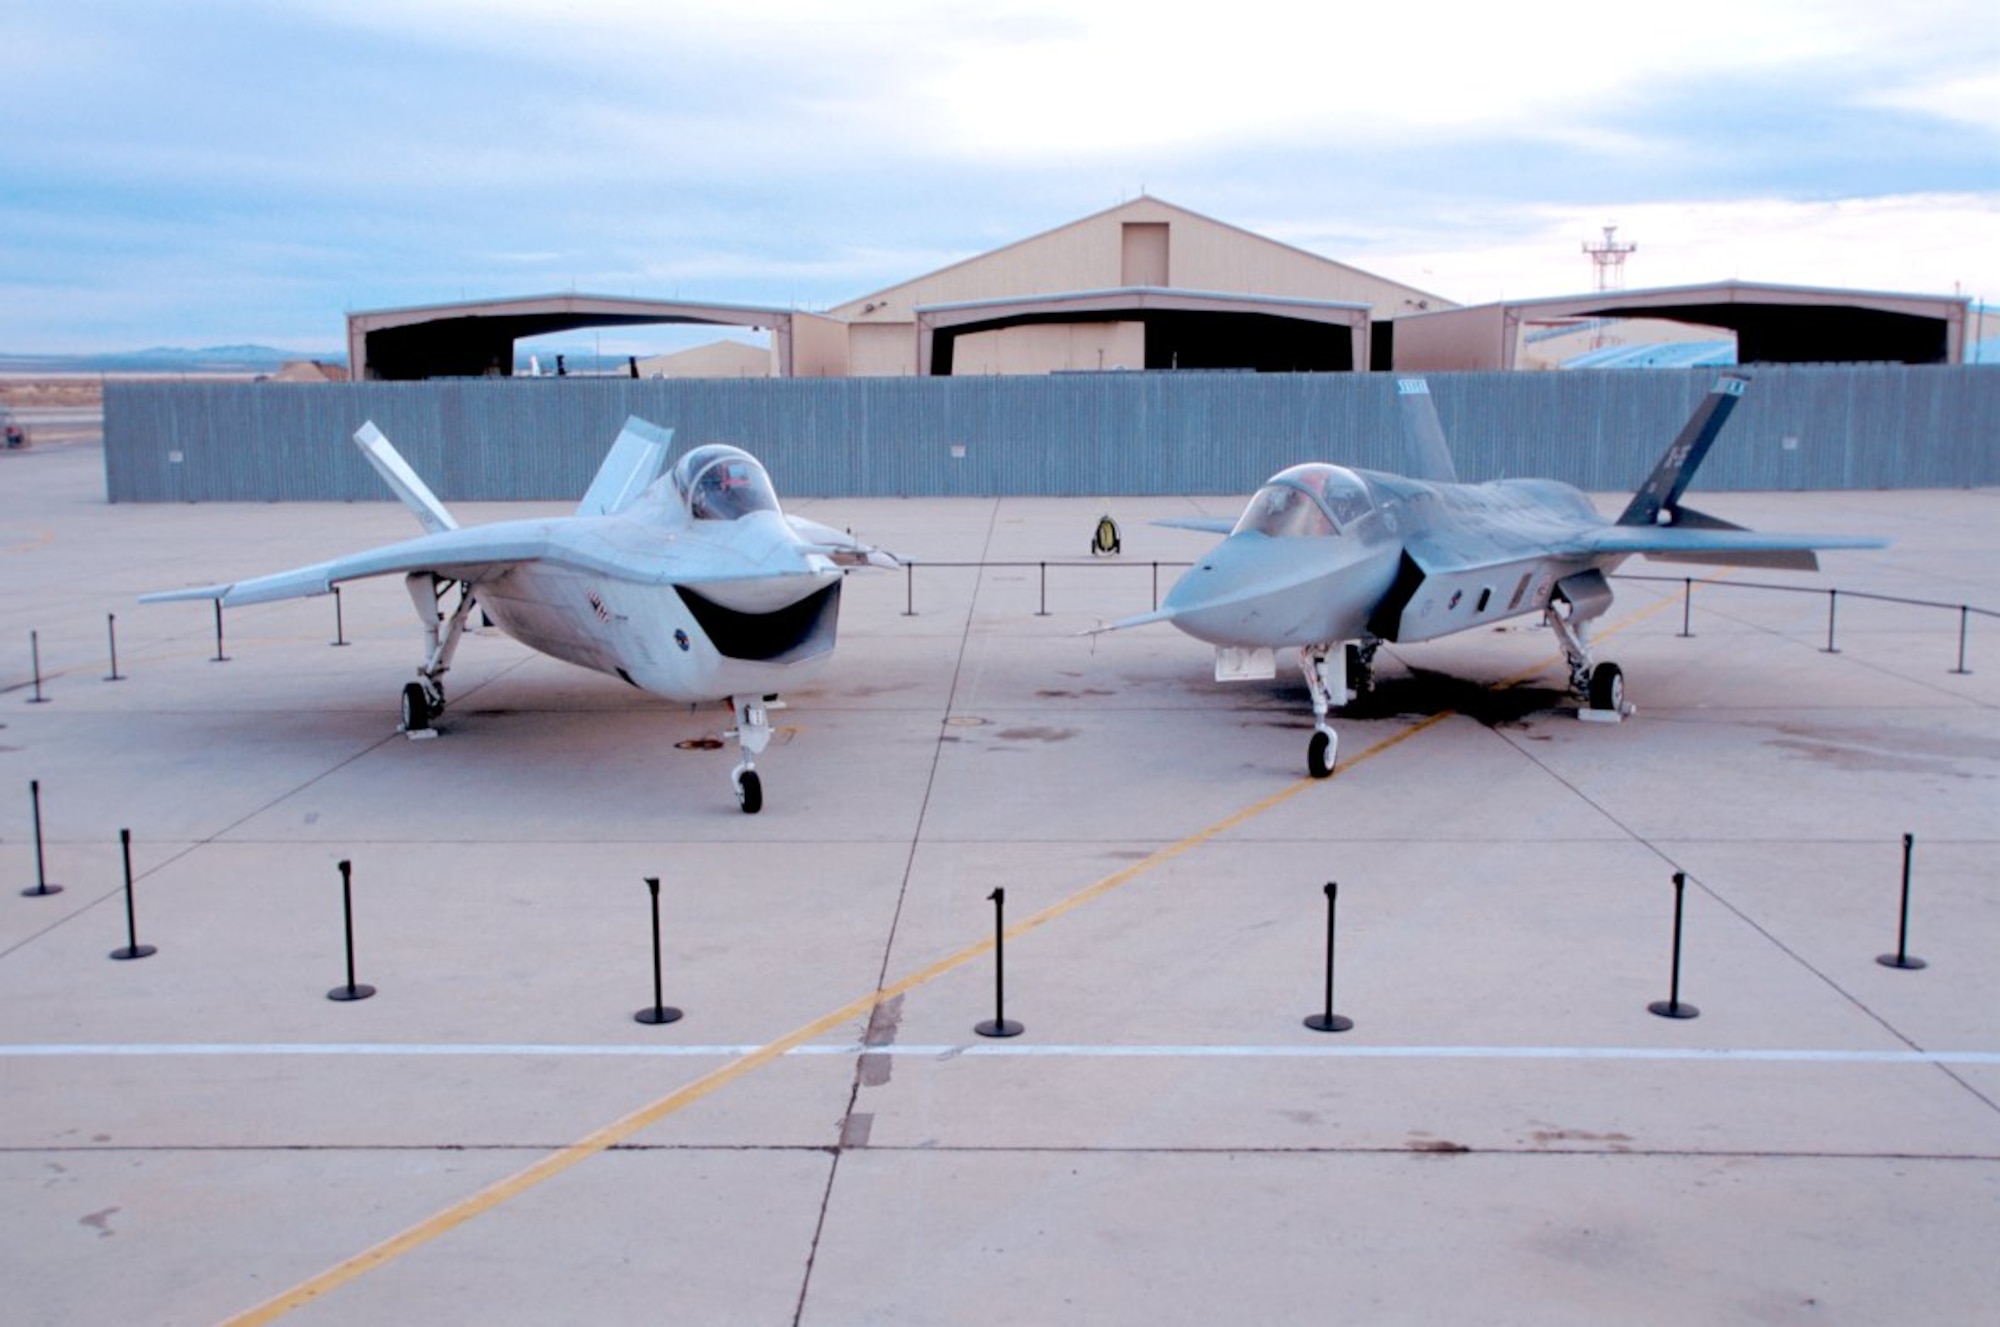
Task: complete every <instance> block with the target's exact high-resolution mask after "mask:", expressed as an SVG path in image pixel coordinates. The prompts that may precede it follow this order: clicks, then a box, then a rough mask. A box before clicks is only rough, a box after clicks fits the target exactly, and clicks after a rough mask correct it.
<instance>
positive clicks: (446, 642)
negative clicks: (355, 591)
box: [401, 572, 476, 738]
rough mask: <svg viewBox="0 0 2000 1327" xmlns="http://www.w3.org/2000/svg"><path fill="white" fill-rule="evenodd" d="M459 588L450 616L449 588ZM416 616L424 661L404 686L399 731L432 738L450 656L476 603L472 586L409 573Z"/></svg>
mask: <svg viewBox="0 0 2000 1327" xmlns="http://www.w3.org/2000/svg"><path fill="white" fill-rule="evenodd" d="M454 585H456V586H458V604H457V606H456V607H455V608H453V609H452V611H451V616H450V617H449V618H447V617H446V616H445V615H444V611H443V608H442V605H443V603H444V599H445V596H446V595H447V594H449V593H450V592H451V587H452V586H454ZM403 588H405V589H406V590H408V591H409V592H410V602H411V603H412V604H414V605H416V609H417V617H418V618H419V619H420V620H421V621H422V622H423V624H424V645H425V649H424V661H423V663H422V664H420V665H418V667H417V680H416V681H414V682H410V683H407V684H405V685H404V687H403V710H402V725H401V726H402V731H403V732H404V733H405V734H407V735H408V736H410V737H412V738H417V737H431V736H435V735H436V730H435V729H434V728H432V727H431V725H432V724H433V723H435V722H436V721H437V719H438V717H439V716H440V715H442V714H443V713H444V675H445V674H446V673H448V672H450V671H451V659H452V656H453V655H454V654H456V653H458V642H459V640H460V639H461V638H462V637H463V636H464V635H465V623H466V620H467V619H468V618H470V617H471V616H472V609H473V605H474V603H475V602H476V601H475V599H474V597H473V593H472V587H471V586H470V585H467V584H465V583H463V582H462V581H454V580H450V579H448V578H446V577H443V576H435V575H432V574H430V573H428V572H412V573H410V574H409V575H408V576H405V577H404V578H403Z"/></svg>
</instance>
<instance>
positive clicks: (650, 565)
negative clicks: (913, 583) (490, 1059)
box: [141, 418, 898, 812]
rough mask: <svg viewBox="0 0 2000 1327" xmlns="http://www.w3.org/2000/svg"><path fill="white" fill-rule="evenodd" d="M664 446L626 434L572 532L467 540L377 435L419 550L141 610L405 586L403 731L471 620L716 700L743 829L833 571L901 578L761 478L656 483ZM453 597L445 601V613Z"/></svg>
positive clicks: (475, 534)
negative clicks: (726, 725)
mask: <svg viewBox="0 0 2000 1327" xmlns="http://www.w3.org/2000/svg"><path fill="white" fill-rule="evenodd" d="M672 439H673V431H672V430H671V429H662V428H656V427H655V426H653V425H651V424H648V423H646V422H645V421H643V420H640V419H637V418H633V419H629V420H627V421H626V423H625V428H624V430H623V431H622V432H621V433H620V434H619V435H618V439H617V441H616V442H614V443H613V444H612V447H611V450H610V452H609V453H608V454H607V455H606V456H605V458H604V462H603V464H602V465H601V466H600V467H599V468H598V471H597V477H596V478H595V479H594V480H592V481H591V485H590V488H589V490H588V491H587V492H586V493H585V494H584V496H583V501H582V502H581V503H580V504H579V505H578V507H577V510H576V514H575V515H574V516H561V517H551V518H541V519H527V520H513V521H499V522H495V523H493V524H490V525H482V526H476V527H473V528H470V529H462V528H460V526H459V524H458V522H457V521H456V520H454V519H453V518H452V516H451V513H450V512H448V511H446V510H445V507H444V504H443V503H441V502H439V501H438V499H437V497H436V495H434V494H433V493H432V492H431V491H430V489H429V488H428V487H426V486H425V484H424V482H423V480H421V479H419V478H418V477H417V475H416V472H415V471H413V470H412V469H411V468H410V466H409V464H408V463H407V462H406V461H404V459H403V458H402V456H401V455H399V454H398V453H397V452H396V450H395V448H393V447H391V446H390V445H389V440H388V439H387V438H385V437H383V436H382V434H381V433H380V431H378V430H377V429H376V427H375V426H374V424H372V423H369V424H365V425H363V426H362V428H361V430H360V431H359V432H357V433H356V434H355V435H354V442H355V445H356V446H358V447H359V448H360V449H361V451H362V454H363V455H364V456H366V457H367V458H368V461H369V463H370V464H371V465H373V466H374V467H375V470H376V472H377V473H379V474H380V475H381V476H382V478H383V479H384V480H385V481H387V483H388V484H389V486H390V487H391V488H392V489H394V490H395V491H396V494H397V496H398V497H400V498H401V499H402V500H403V502H404V504H405V505H407V506H408V507H409V508H410V509H411V510H412V511H413V512H415V513H416V516H417V519H418V520H419V521H420V522H422V524H423V526H424V528H425V530H427V531H428V532H429V533H427V534H424V535H422V536H420V537H419V538H416V539H411V540H408V541H407V542H404V543H400V544H390V545H388V546H386V547H383V548H375V549H369V550H367V551H365V552H360V553H351V554H349V555H347V556H346V557H340V558H335V559H333V560H332V561H330V562H321V563H317V564H315V565H313V566H310V567H300V568H298V569H297V570H294V571H284V572H279V573H277V574H275V575H270V576H259V577H256V578H254V579H252V580H244V581H233V582H230V583H228V584H224V585H209V586H202V587H199V588H195V589H186V590H170V591H166V592H164V593H160V594H149V595H145V596H143V597H142V600H141V601H142V602H147V603H154V602H160V601H164V600H175V599H213V600H216V601H217V602H218V603H220V604H222V605H224V606H227V607H234V606H237V605H241V604H261V603H268V602H271V601H273V600H278V599H294V598H300V597H303V596H307V595H316V594H326V593H329V592H331V591H332V589H333V587H334V586H336V585H338V584H340V583H341V582H342V581H350V580H356V579H359V578H361V577H366V576H387V575H394V574H398V573H400V574H401V575H402V576H403V578H404V584H405V585H406V586H407V588H408V590H409V593H410V600H411V602H412V603H414V604H415V605H416V609H417V618H418V620H419V622H420V623H421V624H422V626H423V632H424V659H423V662H422V663H421V664H419V665H418V667H417V677H416V680H415V681H413V682H411V683H409V684H408V685H406V686H405V687H404V688H403V711H402V714H403V717H402V723H403V729H404V731H406V732H408V733H410V734H411V735H413V736H414V735H418V734H424V733H427V732H430V731H432V729H431V724H432V722H433V721H434V720H435V719H437V718H438V716H439V715H441V714H442V713H443V712H444V703H445V697H444V677H445V674H446V673H447V672H448V671H450V669H451V661H452V656H453V654H454V652H455V651H456V650H457V649H458V644H459V641H460V639H461V638H462V636H463V635H464V632H465V628H466V624H467V623H468V621H470V620H471V615H472V613H473V611H474V609H475V606H476V607H477V608H478V609H479V610H481V611H482V612H483V613H484V614H485V616H486V617H487V618H488V619H489V620H490V621H491V622H492V623H493V624H494V625H496V626H498V627H499V628H500V629H501V630H502V631H504V632H506V633H507V634H508V635H509V636H512V637H513V638H514V639H516V640H518V641H520V642H521V643H522V644H524V645H527V646H529V647H530V648H532V649H535V650H539V651H540V652H542V653H543V654H547V655H551V656H553V657H555V658H557V659H562V660H565V661H567V662H569V663H573V664H579V665H581V666H582V667H585V668H591V669H595V670H596V671H598V672H601V673H609V674H612V675H614V676H616V677H620V678H623V679H624V680H625V681H627V682H630V683H631V684H632V685H633V686H636V687H639V688H641V689H643V690H645V691H650V692H652V693H654V694H655V695H659V696H664V697H666V698H667V699H669V700H677V701H689V702H696V701H708V700H721V699H727V700H728V701H729V702H730V704H731V705H732V706H733V707H734V709H735V714H736V726H735V728H734V729H733V730H731V731H730V732H729V733H728V734H727V735H728V736H731V737H734V738H736V740H737V743H738V749H739V751H740V752H741V763H739V764H738V765H737V766H736V768H735V770H734V771H733V773H732V774H731V781H732V783H733V784H734V786H735V789H736V797H737V801H738V803H739V804H740V805H741V806H742V808H743V810H744V811H746V812H756V811H758V810H759V809H761V808H762V806H763V804H764V792H763V784H762V781H761V780H760V779H759V777H758V775H757V770H756V768H755V764H754V759H753V758H754V757H755V756H756V755H757V754H758V753H759V752H761V751H763V750H764V748H765V747H766V746H767V745H769V743H770V740H771V727H770V716H769V713H768V709H769V707H770V706H771V705H772V704H774V703H775V702H776V701H777V692H778V691H779V690H781V689H782V688H783V687H784V686H787V685H790V684H792V683H794V682H797V681H800V680H801V679H803V678H805V677H806V676H808V675H809V674H810V673H811V672H813V671H814V670H815V669H816V668H817V667H818V665H820V664H822V663H824V662H825V661H826V659H827V658H828V657H829V656H830V655H831V654H832V653H833V645H834V633H835V627H836V625H837V623H838V621H839V617H840V587H841V580H842V577H843V575H844V574H845V573H844V568H847V567H854V566H877V567H894V566H896V565H898V564H897V562H896V560H895V559H894V558H893V557H891V556H890V555H888V554H887V553H884V552H883V551H882V550H880V549H876V548H872V547H869V546H868V545H865V544H862V543H859V542H857V541H856V540H855V539H854V538H853V536H851V535H848V534H843V533H842V532H841V531H839V530H835V529H833V528H831V527H830V526H825V525H821V524H819V523H818V522H815V521H808V520H805V519H803V518H801V517H797V516H787V515H785V514H784V513H783V512H782V511H780V510H779V507H778V499H777V495H776V493H775V492H774V491H773V489H772V487H771V480H770V477H769V476H768V475H766V474H765V472H764V467H763V466H762V465H760V464H758V462H757V459H756V458H755V457H753V456H751V455H750V454H749V453H748V452H746V451H743V450H741V449H740V448H736V447H730V446H724V445H720V444H711V445H708V446H702V447H696V448H694V449H693V450H691V451H689V452H688V453H687V454H686V455H685V456H683V457H681V458H680V460H679V462H678V463H677V464H675V466H674V467H673V469H672V471H671V472H669V473H667V474H665V475H662V473H661V472H662V470H663V469H664V468H665V466H666V461H667V456H668V450H669V445H670V444H671V442H672ZM454 595H455V599H454Z"/></svg>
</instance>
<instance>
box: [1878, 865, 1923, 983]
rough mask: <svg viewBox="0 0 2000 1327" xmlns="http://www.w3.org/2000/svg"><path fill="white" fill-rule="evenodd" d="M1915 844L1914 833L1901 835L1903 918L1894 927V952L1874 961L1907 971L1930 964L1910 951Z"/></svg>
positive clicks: (1879, 956)
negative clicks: (1911, 857) (1911, 874)
mask: <svg viewBox="0 0 2000 1327" xmlns="http://www.w3.org/2000/svg"><path fill="white" fill-rule="evenodd" d="M1916 846H1917V836H1916V835H1914V834H1905V835H1903V919H1902V921H1901V922H1900V923H1899V924H1898V925H1897V927H1896V952H1895V953H1893V954H1877V955H1876V956H1875V961H1876V962H1877V963H1880V964H1881V965H1882V966H1883V967H1885V968H1902V969H1904V970H1906V971H1909V972H1915V971H1916V970H1917V969H1918V968H1923V967H1929V966H1930V965H1929V964H1927V963H1925V962H1924V961H1923V960H1922V959H1920V958H1916V957H1914V956H1912V955H1911V953H1910V854H1911V853H1912V852H1913V851H1914V850H1915V849H1916Z"/></svg>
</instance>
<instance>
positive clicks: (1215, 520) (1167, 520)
mask: <svg viewBox="0 0 2000 1327" xmlns="http://www.w3.org/2000/svg"><path fill="white" fill-rule="evenodd" d="M1236 521H1237V518H1236V517H1234V516H1168V517H1163V518H1161V519H1160V520H1157V521H1148V522H1147V524H1148V525H1157V526H1160V527H1162V528H1163V529H1168V530H1199V531H1201V532H1202V533H1203V534H1228V533H1229V532H1230V531H1231V530H1234V529H1235V528H1236Z"/></svg>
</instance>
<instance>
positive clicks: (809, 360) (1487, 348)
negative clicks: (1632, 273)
mask: <svg viewBox="0 0 2000 1327" xmlns="http://www.w3.org/2000/svg"><path fill="white" fill-rule="evenodd" d="M1969 308H1970V304H1969V302H1968V301H1966V300H1963V299H1956V298H1950V297H1943V296H1922V295H1897V294H1883V293H1878V292H1865V291H1845V290H1835V289H1822V288H1806V287H1793V286H1776V285H1763V284H1757V283H1751V282H1741V281H1724V282H1719V283H1716V284H1713V285H1705V286H1687V287H1677V288H1673V289H1664V290H1646V291H1623V290H1617V291H1600V292H1597V293H1596V294H1593V295H1573V296H1562V297H1558V298H1553V299H1531V300H1514V301H1508V302H1504V303H1499V304H1487V305H1480V306H1477V307H1471V308H1460V307H1458V306H1457V305H1455V304H1453V303H1452V302H1451V301H1450V300H1447V299H1444V298H1442V297H1440V296H1438V295H1435V294H1432V293H1430V292H1428V291H1424V290H1419V289H1417V288H1416V287H1414V286H1407V285H1404V284H1402V283H1400V282H1396V281H1391V280H1389V279H1387V278H1386V277H1380V276H1375V275H1373V274H1371V273H1368V272H1364V271H1362V270H1360V269H1359V268H1355V267H1350V266H1348V265H1346V264H1344V263H1338V262H1335V261H1333V260H1331V259H1328V258H1322V257H1320V256H1318V255H1317V254H1312V253H1308V252H1306V251H1305V250H1303V249H1298V248H1294V247H1293V246H1291V245H1288V244H1283V243H1280V242H1279V241H1276V240H1272V239H1268V238H1265V237H1264V236H1261V235H1256V234H1253V233H1252V232H1250V231H1247V230H1243V229H1240V228H1238V227H1236V226H1231V225H1228V224H1226V223H1224V222H1221V221H1216V220H1214V219H1213V218H1210V217H1205V216H1202V215H1201V214H1199V213H1196V212H1191V211H1189V210H1188V209H1186V208H1183V207H1178V206H1175V205H1174V204H1172V203H1168V202H1165V201H1163V200H1161V199H1158V198H1153V197H1150V196H1141V197H1139V198H1136V199H1133V200H1131V201H1129V202H1126V203H1121V204H1119V205H1118V206H1116V207H1113V208H1109V209H1107V210H1105V211H1103V212H1099V213H1096V214H1094V215H1092V216H1087V217H1084V218H1082V219H1081V220H1078V221H1073V222H1070V223H1069V224H1067V225H1064V226H1058V227H1057V228H1055V229H1054V230H1050V231H1045V232H1043V233H1042V234H1039V235H1035V236H1031V237H1029V238H1027V239H1024V240H1019V241H1017V242H1015V243H1012V244H1008V245H1005V246H1003V247H1001V248H998V249H995V250H992V251H991V252H989V253H984V254H980V255H977V256H975V257H972V258H968V259H965V260H964V261H962V262H958V263H954V264H951V265H950V266H948V267H943V268H940V269H938V270H937V271H934V272H930V273H927V274H925V275H923V276H919V277H915V278H912V279H911V280H908V281H904V282H901V283H899V284H897V285H893V286H889V287H886V288H884V289H882V290H878V291H876V292H874V293H873V294H870V295H865V296H862V297H860V298H858V299H853V300H849V301H847V302H846V303H844V304H839V305H836V306H834V307H833V308H831V309H828V310H826V311H825V312H823V313H808V312H805V311H802V310H797V309H780V308H772V307H759V306H754V305H737V304H715V303H708V304H703V303H689V302H682V301H663V300H642V299H621V298H615V297H610V296H598V295H581V294H575V293H571V294H568V295H542V296H531V297H525V298H514V299H499V300H487V301H473V302H468V303H458V304H441V305H432V306H423V307H416V308H402V309H381V310H374V311H371V312H362V313H354V314H350V315H349V316H348V363H349V364H350V365H351V366H352V368H351V372H352V374H353V377H354V378H355V379H357V380H368V379H415V378H433V377H468V376H482V375H488V376H490V375H499V376H507V375H510V374H512V372H513V365H514V353H515V352H514V344H515V342H516V341H517V340H519V339H523V338H527V337H533V336H541V335H545V334H547V333H551V332H560V331H572V330H579V329H585V328H593V327H613V326H619V327H626V326H640V325H647V324H654V325H658V324H675V323H678V324H698V325H713V326H732V325H733V326H738V327H748V328H756V329H760V330H764V331H767V332H768V333H769V334H770V345H769V349H768V352H767V354H766V359H765V362H764V365H763V368H762V372H763V374H764V375H765V376H771V377H780V378H790V377H907V376H954V375H956V376H969V375H994V374H1048V373H1066V372H1096V371H1108V370H1115V369H1152V370H1234V371H1253V372H1279V373H1286V372H1315V373H1329V372H1331V373H1341V372H1362V371H1367V370H1370V369H1376V370H1383V369H1392V368H1393V369H1396V370H1403V371H1424V372H1429V371H1454V370H1458V371H1467V370H1473V371H1476V370H1490V369H1516V368H1526V367H1536V366H1538V361H1537V360H1536V359H1535V358H1534V357H1533V356H1524V355H1523V354H1522V349H1521V348H1522V345H1523V343H1524V340H1525V339H1527V338H1529V337H1531V336H1533V335H1535V334H1536V333H1537V330H1538V329H1539V330H1540V332H1541V333H1543V334H1546V333H1547V332H1548V331H1549V329H1559V328H1564V327H1574V326H1579V325H1586V324H1589V323H1591V322H1593V321H1597V322H1604V321H1611V320H1624V319H1636V320H1644V321H1645V322H1649V323H1651V324H1652V325H1653V326H1655V327H1657V326H1662V325H1665V324H1673V325H1677V326H1682V327H1686V326H1693V327H1704V328H1711V329H1720V330H1719V331H1717V332H1716V333H1714V334H1715V335H1721V336H1724V337H1727V336H1729V335H1733V336H1734V338H1735V340H1736V349H1735V354H1734V358H1735V360H1736V361H1737V362H1740V363H1831V362H1864V363H1900V364H1957V363H1963V362H1964V361H1965V356H1966V348H1967V346H1968V344H1969V340H1970V339H1976V338H1969V336H1968V325H1967V324H1968V311H1969ZM1726 349H1727V348H1726V346H1725V351H1726ZM701 350H702V351H703V352H704V353H686V352H684V353H682V354H680V355H675V356H667V357H662V358H661V359H658V360H650V361H648V364H647V373H648V374H651V375H665V376H729V377H735V376H742V375H744V374H745V373H746V372H748V371H753V370H754V369H755V368H756V364H755V362H754V361H748V362H746V358H745V355H744V353H743V351H742V350H741V349H737V350H734V351H731V352H730V353H728V354H726V355H725V354H723V353H721V352H720V351H717V350H714V349H713V348H709V347H703V348H701ZM753 353H754V352H753ZM633 368H634V372H635V373H636V372H638V371H639V370H638V366H637V365H636V364H635V365H634V366H633Z"/></svg>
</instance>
